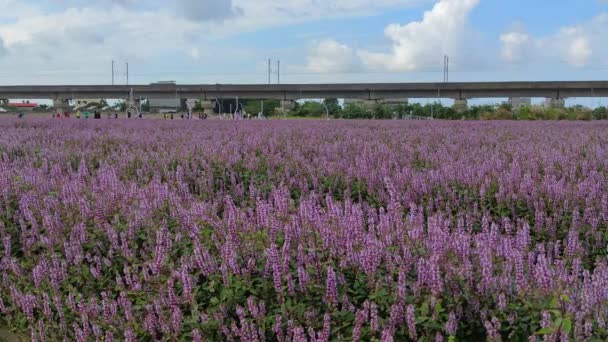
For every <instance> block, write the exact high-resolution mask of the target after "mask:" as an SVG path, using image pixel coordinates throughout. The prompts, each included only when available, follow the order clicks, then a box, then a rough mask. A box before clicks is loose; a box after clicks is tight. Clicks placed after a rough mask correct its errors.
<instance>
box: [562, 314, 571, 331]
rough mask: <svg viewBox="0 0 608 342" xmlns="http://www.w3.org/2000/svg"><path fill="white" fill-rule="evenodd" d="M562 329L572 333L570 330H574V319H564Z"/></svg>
mask: <svg viewBox="0 0 608 342" xmlns="http://www.w3.org/2000/svg"><path fill="white" fill-rule="evenodd" d="M561 330H562V331H565V332H566V333H568V334H570V332H571V331H572V319H570V318H566V319H564V320H563V321H562V326H561Z"/></svg>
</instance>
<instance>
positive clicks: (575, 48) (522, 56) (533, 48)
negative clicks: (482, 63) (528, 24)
mask: <svg viewBox="0 0 608 342" xmlns="http://www.w3.org/2000/svg"><path fill="white" fill-rule="evenodd" d="M607 32H608V13H602V14H599V15H597V16H596V17H595V18H593V19H592V20H591V21H589V22H587V23H583V24H578V25H572V26H565V27H562V28H560V29H558V30H557V32H556V33H555V34H553V35H550V36H545V37H535V36H532V35H530V34H529V33H527V32H525V31H523V30H512V31H508V32H505V33H504V34H502V35H501V36H500V41H501V43H502V54H501V55H502V58H503V59H504V60H505V61H507V62H522V61H525V62H532V61H533V60H535V59H538V60H542V61H543V63H548V62H552V61H553V62H555V61H559V62H564V63H567V64H568V65H570V66H572V67H576V68H582V67H586V66H589V65H596V64H608V60H607V59H606V54H607V53H608V47H607V46H606V41H608V33H607Z"/></svg>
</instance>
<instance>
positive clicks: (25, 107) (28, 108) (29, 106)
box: [7, 103, 38, 111]
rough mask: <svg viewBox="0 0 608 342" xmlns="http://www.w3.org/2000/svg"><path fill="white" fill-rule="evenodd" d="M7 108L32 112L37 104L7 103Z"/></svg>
mask: <svg viewBox="0 0 608 342" xmlns="http://www.w3.org/2000/svg"><path fill="white" fill-rule="evenodd" d="M7 106H8V107H14V108H19V109H20V110H23V111H32V110H34V108H36V107H38V104H37V103H8V104H7Z"/></svg>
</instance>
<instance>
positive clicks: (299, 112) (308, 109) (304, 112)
mask: <svg viewBox="0 0 608 342" xmlns="http://www.w3.org/2000/svg"><path fill="white" fill-rule="evenodd" d="M292 114H293V115H295V116H302V117H321V116H325V107H323V105H322V104H321V103H319V102H317V101H306V102H304V103H302V104H300V105H298V106H296V108H294V110H293V111H292Z"/></svg>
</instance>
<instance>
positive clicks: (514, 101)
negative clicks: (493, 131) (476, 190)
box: [509, 97, 532, 110]
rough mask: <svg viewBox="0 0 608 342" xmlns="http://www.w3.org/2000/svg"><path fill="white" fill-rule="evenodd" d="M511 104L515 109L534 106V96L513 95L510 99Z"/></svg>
mask: <svg viewBox="0 0 608 342" xmlns="http://www.w3.org/2000/svg"><path fill="white" fill-rule="evenodd" d="M509 104H510V105H511V107H513V109H515V110H517V109H522V108H525V107H531V106H532V98H530V97H512V98H510V99H509Z"/></svg>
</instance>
